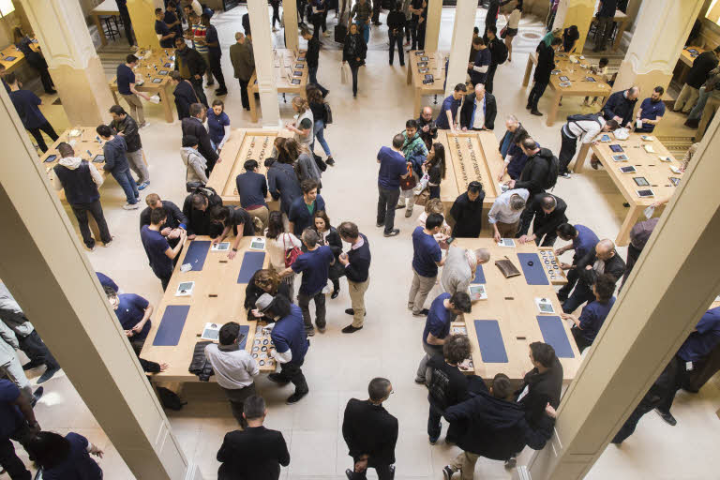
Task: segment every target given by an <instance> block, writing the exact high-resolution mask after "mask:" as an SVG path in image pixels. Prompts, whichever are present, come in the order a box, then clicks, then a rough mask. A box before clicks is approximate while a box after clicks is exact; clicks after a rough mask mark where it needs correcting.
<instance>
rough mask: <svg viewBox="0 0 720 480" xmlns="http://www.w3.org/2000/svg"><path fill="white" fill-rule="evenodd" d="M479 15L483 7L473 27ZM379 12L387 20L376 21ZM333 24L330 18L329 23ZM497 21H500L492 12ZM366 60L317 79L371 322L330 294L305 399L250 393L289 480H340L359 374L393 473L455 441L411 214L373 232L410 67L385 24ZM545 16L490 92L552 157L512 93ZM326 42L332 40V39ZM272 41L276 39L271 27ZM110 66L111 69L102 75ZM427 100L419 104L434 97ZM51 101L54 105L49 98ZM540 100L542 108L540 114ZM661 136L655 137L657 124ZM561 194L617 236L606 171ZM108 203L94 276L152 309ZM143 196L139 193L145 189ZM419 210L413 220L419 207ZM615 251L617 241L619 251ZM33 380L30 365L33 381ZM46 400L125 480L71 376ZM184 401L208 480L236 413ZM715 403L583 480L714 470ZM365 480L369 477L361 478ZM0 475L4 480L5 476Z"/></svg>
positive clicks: (112, 192)
mask: <svg viewBox="0 0 720 480" xmlns="http://www.w3.org/2000/svg"><path fill="white" fill-rule="evenodd" d="M242 13H244V8H236V9H234V10H232V11H231V12H228V13H226V14H219V15H216V16H215V17H214V18H213V23H214V24H215V25H217V27H218V29H219V33H220V41H221V44H223V45H224V46H225V48H224V51H225V55H224V57H223V65H224V71H225V73H226V74H227V80H228V88H229V91H230V93H229V95H228V96H227V97H226V101H227V103H228V105H227V112H228V114H229V116H230V118H231V120H232V125H233V127H246V126H251V124H250V119H249V114H247V113H245V112H244V111H243V110H242V109H241V108H240V102H239V86H238V84H237V83H236V82H235V81H233V79H232V76H231V72H232V69H231V68H230V65H229V58H228V55H227V47H228V46H229V45H230V44H231V42H232V41H233V36H234V33H235V30H237V29H239V25H240V18H241V15H242ZM453 13H454V11H453V10H452V9H445V10H444V12H443V22H442V30H441V40H440V48H441V49H445V50H447V49H449V47H450V38H451V31H452V21H453ZM484 13H485V12H484V11H479V12H478V22H476V23H478V24H480V25H482V20H481V18H482V17H484ZM383 16H384V15H383ZM334 23H335V21H334V20H331V25H334ZM500 23H501V25H502V24H503V23H504V22H503V21H502V20H501V22H500ZM372 34H373V36H372V41H371V48H370V51H369V54H368V65H367V67H366V68H363V69H362V70H361V73H360V92H359V94H358V98H357V100H353V99H352V96H351V95H350V87H349V86H347V85H341V84H340V76H339V61H340V58H341V52H340V50H339V49H338V48H337V47H334V46H332V45H331V44H333V42H331V41H326V43H327V44H329V45H328V46H327V48H325V49H323V51H322V54H321V68H320V72H319V80H320V81H321V82H322V84H323V85H324V86H325V87H327V88H329V89H330V90H331V91H332V93H331V95H330V96H329V98H328V100H329V101H330V103H331V105H332V108H333V113H334V117H335V123H334V124H333V125H331V126H330V127H329V128H328V129H327V130H326V137H327V140H328V142H329V144H330V146H331V148H332V150H333V154H334V157H335V159H336V160H337V166H336V167H334V168H330V169H329V170H328V171H327V172H326V173H325V175H324V182H323V183H324V184H325V188H324V189H323V196H324V197H325V199H326V201H327V204H328V211H329V214H330V218H331V219H332V221H333V222H334V223H335V224H338V223H340V222H341V221H343V220H353V221H355V222H356V223H358V224H359V226H360V229H361V231H362V232H363V233H365V234H367V235H368V237H369V239H370V242H371V248H372V253H373V258H374V262H373V266H372V272H371V287H370V289H369V290H368V294H367V304H368V307H369V312H368V318H367V321H366V327H365V329H364V330H362V331H361V332H359V333H356V334H354V335H352V336H346V335H342V334H341V333H340V329H341V328H342V327H344V326H345V325H346V324H347V323H348V322H349V320H350V317H348V316H346V315H345V314H344V313H343V310H344V309H345V308H347V307H348V306H349V297H348V294H347V287H346V286H345V283H344V280H343V289H342V293H341V295H340V297H339V298H338V299H337V300H332V301H328V331H327V333H326V334H325V335H321V336H316V337H314V338H313V339H312V347H311V349H310V352H309V355H308V357H307V361H306V367H305V373H306V376H307V378H308V382H309V385H310V390H311V391H310V394H309V395H308V396H307V397H306V398H305V399H303V400H302V401H301V402H300V403H299V404H298V405H295V406H291V407H290V406H286V405H285V404H284V400H285V398H286V397H287V396H288V395H289V394H290V393H291V387H286V388H283V389H278V388H277V387H276V386H275V385H273V384H271V383H270V382H268V381H267V380H266V379H264V378H261V379H260V380H258V389H259V391H260V392H261V393H262V395H263V396H264V397H265V398H266V399H267V401H268V403H269V415H268V419H267V426H268V427H270V428H275V429H278V430H281V431H282V432H283V433H284V435H285V438H286V440H287V442H288V446H289V448H290V453H291V458H292V460H291V464H290V467H289V468H286V469H283V473H282V478H286V479H298V480H299V479H306V480H310V479H342V478H344V474H343V472H344V470H345V468H347V467H348V466H349V465H350V460H349V457H348V456H347V447H346V446H345V444H344V441H343V438H342V435H341V432H340V425H341V422H342V415H343V409H344V406H345V403H346V402H347V400H348V399H349V398H351V397H358V398H365V396H366V394H365V391H366V390H365V389H366V385H367V383H368V381H369V380H370V379H371V378H373V377H375V376H384V377H387V378H389V379H390V380H391V381H392V382H393V386H394V389H395V391H396V394H395V395H393V396H392V397H391V399H390V400H389V401H388V402H387V404H386V407H387V409H388V410H389V411H390V412H391V413H392V414H394V415H396V416H397V417H398V419H399V422H400V438H399V442H398V447H397V478H398V479H403V480H410V479H414V480H429V479H439V478H441V475H442V474H441V469H442V467H443V466H444V465H445V464H447V463H448V461H449V460H450V459H451V458H453V457H454V456H455V455H457V453H458V449H457V448H456V447H450V446H447V445H444V444H443V443H442V442H440V443H439V444H438V445H436V446H434V447H432V446H430V445H429V444H428V441H427V436H426V433H425V427H426V418H427V417H426V415H427V400H426V396H427V395H426V391H425V390H424V389H423V388H421V387H419V386H417V385H416V384H414V383H413V376H414V372H415V369H416V367H417V362H418V361H419V360H420V357H421V355H422V351H421V347H420V336H421V330H422V328H423V321H422V320H418V319H417V318H414V317H412V316H410V315H409V314H408V312H407V310H406V309H405V302H404V297H405V295H406V294H407V288H408V280H409V272H410V258H411V252H412V247H411V243H410V239H409V236H410V232H411V230H412V228H413V227H414V226H415V218H413V219H405V218H404V217H402V215H401V216H400V217H399V218H398V219H397V223H398V226H399V228H400V229H401V234H400V236H399V237H397V238H393V239H386V238H383V237H382V235H380V234H379V233H380V232H379V230H378V229H377V228H375V226H374V209H375V201H376V200H375V199H376V187H375V185H376V174H377V166H376V162H375V155H376V152H377V150H378V148H379V147H380V146H382V145H388V144H389V143H390V140H391V137H392V135H394V134H395V133H397V132H399V131H401V130H402V129H403V126H404V123H405V121H406V120H407V119H408V118H411V116H415V115H414V113H416V112H412V111H411V110H412V107H411V106H412V98H413V97H412V92H411V90H410V89H409V88H408V87H407V86H406V84H405V78H406V72H405V70H404V68H401V67H399V66H398V64H397V63H396V64H395V66H394V67H389V66H388V65H387V56H386V55H387V52H386V46H385V42H386V38H387V37H386V31H385V27H380V28H376V29H373V32H372ZM541 34H542V30H541V24H540V22H539V21H536V20H534V19H533V18H528V19H524V20H523V22H522V24H521V29H520V37H519V38H518V39H517V40H516V42H515V43H516V50H515V53H516V54H517V57H516V59H515V61H513V62H512V63H511V64H506V65H503V66H501V67H500V68H499V70H498V73H497V76H496V82H495V84H496V91H495V95H496V97H497V99H498V110H499V114H498V122H497V125H498V129H497V133H498V135H501V134H502V125H503V119H504V118H505V116H506V115H508V114H511V113H514V114H517V115H518V116H519V117H520V118H521V120H522V121H523V123H524V124H525V126H526V128H527V129H528V130H529V131H530V132H531V133H532V134H533V135H534V136H535V137H536V138H537V139H538V140H539V142H540V143H541V144H542V145H543V146H546V147H549V148H551V149H553V150H554V151H555V152H557V149H559V146H560V133H559V129H560V124H556V126H555V127H552V128H548V127H546V126H545V124H544V122H543V121H542V119H537V118H536V117H531V116H529V115H527V112H526V111H525V109H524V108H523V107H524V105H525V98H526V95H527V92H526V91H524V90H522V89H521V88H520V84H521V81H522V75H523V73H524V69H525V62H526V58H527V57H526V55H527V53H528V52H530V51H532V50H534V48H535V45H536V44H537V41H538V39H539V38H540V35H541ZM331 38H332V37H331ZM274 40H275V42H276V43H278V42H281V41H282V34H281V33H279V34H275V35H274ZM108 70H109V71H110V72H111V71H112V70H113V69H112V68H109V69H108ZM431 101H432V100H431V99H430V98H426V99H425V102H426V103H427V102H431ZM46 103H49V102H46ZM146 108H147V111H148V114H149V116H150V118H151V123H152V124H151V126H150V127H148V128H146V129H144V130H142V138H143V143H144V148H145V153H146V155H147V158H148V161H149V162H150V172H151V176H152V184H151V185H150V187H149V188H148V189H147V190H145V191H144V192H143V193H144V194H147V193H151V192H156V193H159V194H160V195H162V197H163V198H166V199H170V200H173V201H175V202H176V203H181V202H182V200H183V198H184V169H183V167H182V163H181V160H180V156H179V149H180V127H179V124H178V123H177V122H176V123H175V124H167V123H165V122H164V120H163V117H162V110H161V109H160V108H159V107H158V106H153V105H148V106H147V107H146ZM548 108H549V99H548V98H547V97H546V98H544V99H543V100H542V101H541V103H540V109H541V110H542V111H547V110H548ZM578 108H579V101H577V100H571V99H568V100H567V101H566V102H565V103H564V106H563V108H562V110H561V113H560V115H559V117H558V118H564V116H565V115H568V114H570V113H575V112H577V111H578ZM44 110H45V111H46V112H47V114H48V117H49V118H50V119H51V121H52V123H53V124H54V125H55V126H56V129H57V130H62V129H64V128H65V127H66V126H67V125H66V121H65V120H64V116H63V113H62V109H61V107H57V106H46V107H44ZM281 116H282V117H283V118H284V119H287V118H289V117H290V116H291V109H290V107H289V105H288V104H283V103H281ZM681 124H682V120H681V119H679V117H676V118H673V119H671V118H669V119H668V121H667V124H666V125H664V126H663V127H662V130H666V129H667V130H668V132H670V133H668V134H672V135H679V136H686V135H687V134H688V133H691V132H690V130H687V129H685V128H684V127H682V125H681ZM662 130H661V132H662ZM556 193H557V194H558V195H560V196H561V197H563V198H564V199H565V200H567V201H568V204H569V208H568V216H569V217H570V219H571V221H573V222H576V223H583V224H585V225H587V226H589V227H591V228H592V229H594V230H595V231H596V232H597V233H598V234H599V235H600V236H601V237H609V238H614V237H615V235H616V233H617V231H618V228H619V225H620V223H621V221H622V219H623V216H624V214H625V211H624V209H623V207H622V202H623V199H622V198H621V196H620V194H619V192H618V191H617V189H616V188H615V187H614V185H613V183H612V182H611V181H610V179H609V178H608V176H607V174H606V173H604V172H602V171H594V170H588V171H587V172H586V173H585V174H583V175H580V176H575V177H573V179H572V180H564V179H560V180H559V183H558V186H557V188H556ZM102 194H103V206H104V209H105V213H106V216H107V220H108V222H109V225H110V229H111V231H112V233H113V235H114V236H115V242H114V243H113V245H112V246H111V247H110V248H108V249H104V248H102V247H100V248H98V249H96V251H95V252H93V253H90V254H89V258H90V260H91V262H92V264H93V265H94V266H95V268H96V269H97V270H98V271H102V272H104V273H106V274H108V275H110V276H111V277H112V278H113V279H114V280H115V281H116V282H117V283H118V284H119V285H120V287H121V288H122V289H123V290H124V291H126V292H134V293H138V294H141V295H143V296H145V297H147V298H148V299H149V300H150V301H151V302H153V303H155V304H157V302H159V300H160V298H161V294H162V291H161V289H160V283H159V281H158V280H157V279H156V278H155V277H154V276H153V274H152V272H151V271H150V269H149V268H148V266H147V260H146V257H145V253H144V251H143V249H142V247H141V244H140V239H139V235H138V231H137V221H138V219H137V217H138V212H137V211H136V212H126V211H123V210H122V209H120V206H121V205H122V203H123V195H122V192H121V190H120V188H119V187H118V186H117V185H116V184H115V183H114V182H112V181H111V182H109V184H108V185H106V186H105V187H103V191H102ZM143 196H144V195H143ZM416 215H417V214H416ZM620 251H621V254H622V255H624V254H625V252H624V249H620ZM37 375H38V374H37V373H36V374H35V376H37ZM46 390H47V392H48V393H46V395H45V397H44V398H43V399H42V400H41V402H40V403H39V405H38V406H37V407H36V411H37V414H38V417H39V419H40V422H41V424H42V425H43V426H44V427H45V428H48V429H53V430H56V431H59V432H66V431H68V430H70V429H72V430H75V431H79V432H80V433H82V434H84V435H86V436H87V437H88V438H89V439H90V440H91V441H93V442H95V443H96V444H98V445H100V446H101V447H105V450H106V457H105V458H104V459H103V460H101V461H100V464H101V465H102V467H103V469H104V470H105V478H106V479H108V480H116V479H131V478H133V476H132V475H131V474H130V472H129V470H128V469H127V467H126V466H125V465H124V462H123V461H122V459H121V458H120V457H119V455H118V454H117V452H116V451H115V450H114V449H113V448H112V446H111V445H110V444H109V441H108V439H107V437H106V436H105V435H104V434H103V432H102V430H101V428H100V427H99V426H98V425H97V423H95V421H94V420H93V418H92V415H91V414H90V412H89V411H88V409H87V408H86V407H85V406H84V405H83V402H82V400H81V399H80V398H79V396H78V395H77V393H76V392H75V390H74V388H73V387H72V385H71V384H70V382H69V381H68V379H67V378H66V377H64V376H63V377H61V378H57V379H53V380H52V381H50V382H48V383H47V384H46ZM184 396H185V398H186V399H187V400H188V401H189V404H188V405H187V406H186V407H185V408H184V409H183V410H182V411H181V412H178V413H174V412H171V413H169V417H170V421H171V423H172V426H173V431H174V433H175V435H176V436H177V437H178V439H179V441H180V443H181V445H182V447H183V449H184V451H185V454H186V455H187V457H188V458H189V459H190V460H191V461H192V462H195V463H197V464H199V466H200V468H201V470H202V472H203V474H204V475H205V478H208V479H210V478H215V472H216V471H217V466H218V463H217V462H216V461H215V454H216V452H217V449H218V447H219V446H220V444H221V442H222V438H223V435H224V434H225V433H226V432H228V431H230V430H231V429H233V428H234V421H233V419H232V416H231V415H230V410H229V407H228V405H227V404H226V402H225V400H224V398H223V395H222V392H220V391H219V388H218V387H217V386H216V385H215V384H209V385H208V384H203V385H200V384H191V385H189V386H187V387H186V388H185V391H184ZM719 403H720V391H719V390H718V386H717V385H716V384H712V383H711V384H708V385H707V386H706V387H705V388H704V389H703V390H702V392H701V393H700V394H698V395H691V394H687V393H680V394H678V397H677V401H676V403H675V407H674V408H673V412H674V414H675V416H676V417H677V419H678V425H677V426H676V427H674V428H671V427H669V426H667V425H666V424H665V423H663V422H662V421H661V420H660V419H659V417H658V416H657V415H655V414H654V413H651V414H649V415H647V417H646V418H644V419H643V420H642V422H641V424H640V427H639V428H638V431H637V433H636V434H635V435H634V436H633V437H631V438H630V439H629V440H628V441H627V442H626V444H625V445H623V446H622V448H616V447H614V446H610V447H609V448H608V449H607V451H606V452H605V453H604V454H603V456H602V457H601V458H600V460H599V462H598V463H597V464H596V466H595V467H594V468H593V470H592V471H591V473H590V475H589V477H588V478H592V479H609V478H613V479H643V478H653V479H668V480H669V479H673V480H674V479H707V478H718V477H717V476H718V474H717V472H718V471H719V467H720V460H718V455H717V445H719V444H720V429H718V423H717V422H718V419H717V417H716V416H715V410H716V409H717V407H718V404H719ZM476 473H477V476H476V478H483V479H508V478H510V474H509V473H508V472H507V471H505V469H504V468H503V466H502V464H500V463H499V462H494V461H489V460H482V459H481V460H480V461H479V462H478V466H477V471H476ZM370 477H371V478H374V473H371V474H370ZM0 478H2V477H0Z"/></svg>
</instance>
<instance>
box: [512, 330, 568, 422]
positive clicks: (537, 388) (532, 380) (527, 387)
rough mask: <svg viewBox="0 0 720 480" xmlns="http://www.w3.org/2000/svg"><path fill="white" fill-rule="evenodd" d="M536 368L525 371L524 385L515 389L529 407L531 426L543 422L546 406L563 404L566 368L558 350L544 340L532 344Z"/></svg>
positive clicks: (522, 402)
mask: <svg viewBox="0 0 720 480" xmlns="http://www.w3.org/2000/svg"><path fill="white" fill-rule="evenodd" d="M530 361H531V362H532V365H533V369H532V370H530V371H529V372H528V373H526V374H525V378H523V384H522V386H521V387H520V388H519V389H518V390H517V391H516V392H515V395H516V398H515V400H516V401H517V402H518V403H521V404H522V405H523V406H524V407H525V418H526V419H527V420H528V422H530V424H531V426H537V425H538V424H540V423H542V420H543V417H544V415H545V407H546V405H547V404H548V403H549V404H550V406H551V407H553V408H557V407H558V405H560V396H561V394H562V383H563V367H562V363H560V360H559V359H558V357H557V355H555V349H554V348H553V347H552V346H551V345H548V344H547V343H543V342H533V343H531V344H530Z"/></svg>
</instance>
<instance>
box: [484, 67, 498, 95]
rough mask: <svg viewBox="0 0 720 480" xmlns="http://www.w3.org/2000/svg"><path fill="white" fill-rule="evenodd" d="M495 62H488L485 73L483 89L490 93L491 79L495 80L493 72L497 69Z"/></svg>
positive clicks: (491, 87)
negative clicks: (488, 66)
mask: <svg viewBox="0 0 720 480" xmlns="http://www.w3.org/2000/svg"><path fill="white" fill-rule="evenodd" d="M497 67H498V66H497V63H492V64H490V68H488V71H487V75H486V76H485V91H486V92H490V93H492V91H493V81H494V80H495V72H496V71H497Z"/></svg>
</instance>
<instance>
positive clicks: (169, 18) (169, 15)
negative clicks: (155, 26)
mask: <svg viewBox="0 0 720 480" xmlns="http://www.w3.org/2000/svg"><path fill="white" fill-rule="evenodd" d="M177 19H178V18H177V15H175V12H170V11H168V10H165V18H164V19H163V20H164V21H165V24H166V25H170V24H171V23H175V22H176V21H177ZM173 28H174V29H175V31H176V32H177V35H175V38H177V37H178V36H180V37H182V34H183V30H182V23H178V24H177V25H175V26H174V27H173ZM175 38H173V42H174V41H175ZM173 46H174V45H173Z"/></svg>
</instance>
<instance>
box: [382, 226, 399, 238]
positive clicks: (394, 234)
mask: <svg viewBox="0 0 720 480" xmlns="http://www.w3.org/2000/svg"><path fill="white" fill-rule="evenodd" d="M399 233H400V230H399V229H397V228H394V229H392V230H390V231H389V232H385V233H383V236H385V237H394V236H396V235H397V234H399Z"/></svg>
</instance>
